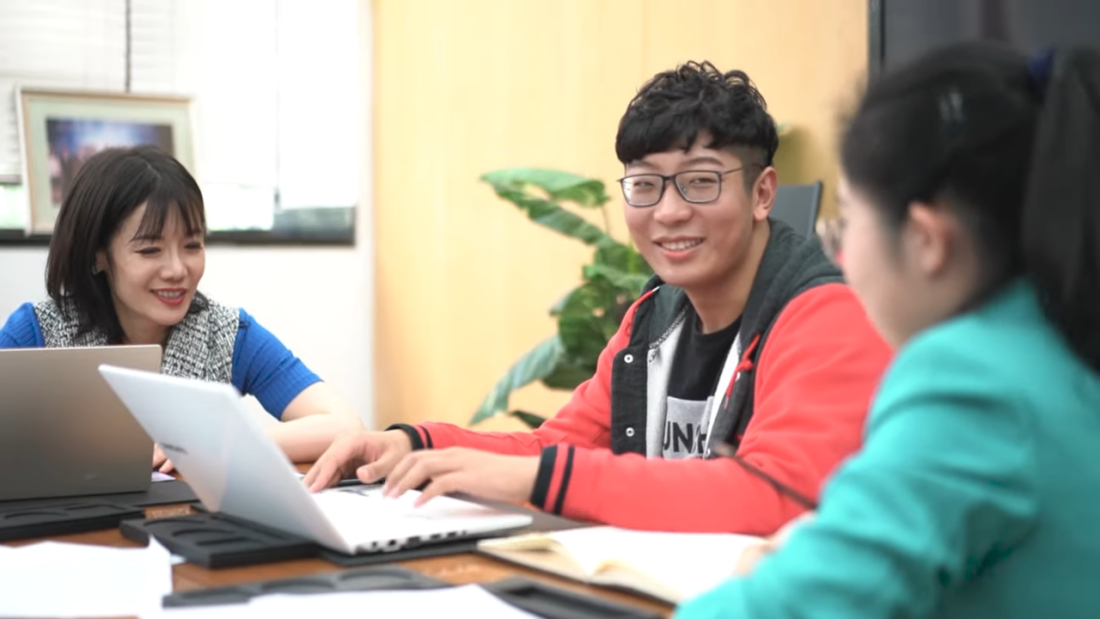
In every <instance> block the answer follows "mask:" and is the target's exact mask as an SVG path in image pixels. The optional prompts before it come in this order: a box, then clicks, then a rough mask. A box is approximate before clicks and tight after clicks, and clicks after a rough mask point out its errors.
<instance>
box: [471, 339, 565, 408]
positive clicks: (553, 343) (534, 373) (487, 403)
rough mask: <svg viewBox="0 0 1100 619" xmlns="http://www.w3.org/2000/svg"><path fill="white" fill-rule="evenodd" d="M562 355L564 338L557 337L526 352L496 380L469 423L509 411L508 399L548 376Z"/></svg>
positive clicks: (546, 340)
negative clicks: (562, 340) (513, 393)
mask: <svg viewBox="0 0 1100 619" xmlns="http://www.w3.org/2000/svg"><path fill="white" fill-rule="evenodd" d="M563 352H564V347H563V346H562V342H561V338H559V337H558V336H557V335H552V336H550V337H549V338H547V339H545V340H543V341H542V342H540V343H539V344H538V345H537V346H535V347H534V348H532V349H531V350H529V351H527V354H525V355H523V357H521V358H520V360H519V361H516V362H515V363H514V364H513V365H512V367H510V368H508V372H507V373H505V374H504V376H503V377H501V379H500V380H499V381H497V384H496V385H495V386H494V387H493V389H492V390H491V391H490V392H489V395H487V396H485V399H484V400H482V402H481V406H479V407H478V408H477V412H475V413H474V416H473V418H472V419H470V424H471V425H472V424H477V423H480V422H482V421H485V420H486V419H488V418H489V417H492V416H493V415H496V414H497V413H501V412H504V411H506V410H508V398H509V397H510V396H511V395H512V392H513V391H515V390H516V389H519V388H520V387H523V386H525V385H528V384H530V383H532V382H534V381H536V380H539V379H542V378H544V377H546V376H549V375H550V373H551V372H553V370H554V367H555V366H556V365H557V363H558V360H559V359H560V358H561V356H562V354H563Z"/></svg>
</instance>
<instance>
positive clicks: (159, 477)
mask: <svg viewBox="0 0 1100 619" xmlns="http://www.w3.org/2000/svg"><path fill="white" fill-rule="evenodd" d="M173 479H175V477H172V476H171V475H168V474H167V473H161V472H160V471H153V481H154V482H157V481H172V480H173Z"/></svg>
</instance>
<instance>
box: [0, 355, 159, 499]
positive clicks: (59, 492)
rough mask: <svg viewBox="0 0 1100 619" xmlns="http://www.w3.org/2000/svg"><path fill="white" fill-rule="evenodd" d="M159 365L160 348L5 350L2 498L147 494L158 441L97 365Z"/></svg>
mask: <svg viewBox="0 0 1100 619" xmlns="http://www.w3.org/2000/svg"><path fill="white" fill-rule="evenodd" d="M160 360H161V350H160V346H103V347H89V348H20V349H8V350H0V501H7V500H12V499H33V498H43V497H64V496H75V495H85V494H110V493H116V492H142V491H145V490H147V489H148V488H149V479H150V472H151V470H152V461H153V442H152V440H150V439H149V436H148V435H147V434H145V431H144V430H142V429H141V426H140V425H139V424H138V423H137V422H136V421H134V418H133V416H132V415H130V413H129V411H127V410H126V407H125V406H123V405H122V402H120V401H119V399H118V396H116V395H115V394H114V392H113V391H111V389H110V387H108V386H107V384H106V383H104V382H103V379H102V378H101V377H100V375H99V372H98V371H97V368H98V367H99V366H100V365H101V364H103V363H110V364H112V365H116V366H124V367H129V368H135V369H139V370H147V371H151V372H157V371H159V369H160Z"/></svg>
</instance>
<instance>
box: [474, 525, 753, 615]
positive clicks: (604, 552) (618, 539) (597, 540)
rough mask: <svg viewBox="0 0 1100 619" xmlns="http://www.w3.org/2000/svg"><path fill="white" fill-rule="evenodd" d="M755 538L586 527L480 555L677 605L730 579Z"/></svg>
mask: <svg viewBox="0 0 1100 619" xmlns="http://www.w3.org/2000/svg"><path fill="white" fill-rule="evenodd" d="M760 541H763V540H762V539H761V538H759V537H753V536H750V535H733V534H727V533H657V532H650V531H631V530H627V529H619V528H616V527H585V528H583V529H572V530H569V531H558V532H554V533H532V534H528V535H519V536H515V537H504V538H498V539H487V540H482V541H481V542H479V543H478V550H479V551H481V552H483V553H485V554H488V555H491V556H494V557H497V558H500V559H503V560H505V561H510V562H512V563H517V564H520V565H523V566H526V567H531V568H534V569H537V570H542V571H545V572H550V573H552V574H557V575H558V576H563V577H565V578H571V579H573V580H579V581H581V582H586V583H588V584H592V585H604V586H610V587H621V588H626V589H632V590H634V591H637V592H639V593H644V594H646V595H649V596H652V597H655V598H657V599H661V600H664V601H666V602H669V603H672V604H677V603H679V602H681V601H683V600H686V599H689V598H692V597H695V596H696V595H699V594H701V593H704V592H705V591H707V590H709V589H711V588H713V587H715V586H717V585H718V584H719V583H721V582H722V581H724V580H726V579H727V578H729V577H730V576H732V575H733V569H734V566H736V565H737V559H738V557H740V555H741V551H742V550H744V549H745V548H746V547H748V546H751V545H753V544H755V543H757V542H760Z"/></svg>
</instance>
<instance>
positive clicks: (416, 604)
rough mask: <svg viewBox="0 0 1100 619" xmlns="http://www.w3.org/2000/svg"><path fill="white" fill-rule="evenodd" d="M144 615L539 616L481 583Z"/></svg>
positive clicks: (270, 598)
mask: <svg viewBox="0 0 1100 619" xmlns="http://www.w3.org/2000/svg"><path fill="white" fill-rule="evenodd" d="M141 617H142V619H222V618H223V617H224V618H226V619H228V618H229V617H232V618H233V619H248V618H251V617H255V618H256V619H268V618H269V617H325V619H340V618H342V617H355V618H357V619H361V618H362V617H477V618H478V619H536V617H535V615H531V614H529V613H526V612H524V611H522V610H520V609H518V608H516V607H514V606H512V605H510V604H507V603H505V602H502V601H501V600H500V599H498V598H496V597H494V596H493V595H492V594H491V593H489V592H488V591H486V590H484V589H482V588H481V587H478V586H477V585H466V586H464V587H451V588H448V589H430V590H427V591H373V592H371V591H362V592H353V593H323V594H313V595H285V594H280V595H264V596H261V597H258V598H253V599H252V600H251V601H250V602H249V603H248V604H230V605H225V606H197V607H192V608H179V609H164V610H163V611H161V612H156V613H147V614H144V615H142V616H141Z"/></svg>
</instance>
